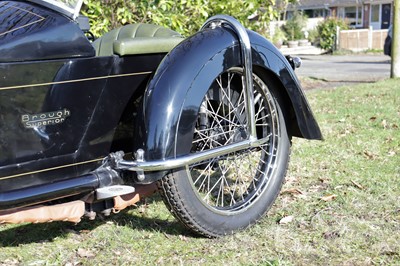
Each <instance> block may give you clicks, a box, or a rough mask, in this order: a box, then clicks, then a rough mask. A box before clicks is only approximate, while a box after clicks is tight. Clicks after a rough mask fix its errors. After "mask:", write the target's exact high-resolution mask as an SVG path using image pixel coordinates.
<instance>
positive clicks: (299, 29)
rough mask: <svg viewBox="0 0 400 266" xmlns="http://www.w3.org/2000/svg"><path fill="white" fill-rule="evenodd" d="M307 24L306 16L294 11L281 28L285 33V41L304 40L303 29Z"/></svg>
mask: <svg viewBox="0 0 400 266" xmlns="http://www.w3.org/2000/svg"><path fill="white" fill-rule="evenodd" d="M306 23H307V16H305V15H303V13H301V12H298V11H295V12H294V13H293V16H292V17H291V18H290V19H288V20H287V21H286V24H285V25H284V26H283V30H284V31H285V33H286V36H287V39H288V40H289V41H294V40H301V39H304V32H303V29H304V28H305V26H306Z"/></svg>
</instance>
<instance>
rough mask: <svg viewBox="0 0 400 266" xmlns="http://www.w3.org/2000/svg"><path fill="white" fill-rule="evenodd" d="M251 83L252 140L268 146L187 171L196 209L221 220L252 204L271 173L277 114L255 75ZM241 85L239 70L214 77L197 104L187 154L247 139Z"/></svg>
mask: <svg viewBox="0 0 400 266" xmlns="http://www.w3.org/2000/svg"><path fill="white" fill-rule="evenodd" d="M253 79H254V100H255V120H256V130H257V137H258V138H268V141H267V142H266V143H264V144H263V145H261V146H258V147H253V148H250V149H247V150H244V151H240V152H235V153H230V154H227V155H224V156H219V157H215V158H212V159H210V160H207V161H203V162H200V163H197V164H193V165H189V166H188V167H187V172H188V176H189V180H190V182H191V184H192V187H193V189H194V191H195V192H196V196H197V197H198V198H199V200H200V201H201V202H202V204H203V205H204V206H206V207H207V208H209V209H211V210H212V211H214V212H217V213H221V214H224V215H230V214H234V213H237V212H242V211H244V210H246V209H248V208H249V207H251V206H252V205H253V204H255V202H256V201H257V200H258V199H259V198H260V195H261V194H263V193H264V192H265V191H266V190H267V188H268V183H269V182H270V179H271V176H273V173H274V171H275V169H276V163H277V161H276V157H277V154H276V153H277V150H278V149H277V147H278V140H279V125H278V116H277V115H278V113H277V110H276V106H275V102H274V100H273V98H272V96H271V94H270V93H269V91H268V89H267V87H266V85H265V84H264V83H263V82H262V80H261V79H260V78H258V77H257V76H255V75H254V76H253ZM243 84H244V82H243V70H242V69H240V68H233V69H230V70H228V71H227V72H225V73H223V74H221V75H220V76H218V77H217V79H216V80H215V82H214V84H213V85H212V86H211V87H210V89H209V90H208V92H207V94H206V95H205V97H204V99H203V103H202V106H201V108H200V112H199V118H198V121H197V124H196V127H195V131H194V138H193V142H192V151H191V152H199V151H204V150H207V149H213V148H216V147H220V146H224V145H227V144H231V143H234V142H237V141H241V140H244V139H247V138H248V135H249V133H248V130H247V116H246V110H245V97H244V91H245V90H243V89H242V88H243Z"/></svg>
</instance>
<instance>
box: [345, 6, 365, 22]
mask: <svg viewBox="0 0 400 266" xmlns="http://www.w3.org/2000/svg"><path fill="white" fill-rule="evenodd" d="M344 17H345V18H346V19H348V21H349V23H350V25H352V26H361V25H362V8H361V7H358V6H349V7H345V8H344Z"/></svg>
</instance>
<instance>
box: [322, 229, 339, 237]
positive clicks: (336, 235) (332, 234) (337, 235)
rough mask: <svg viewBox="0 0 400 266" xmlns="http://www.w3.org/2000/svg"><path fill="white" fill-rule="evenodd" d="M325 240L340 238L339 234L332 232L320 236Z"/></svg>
mask: <svg viewBox="0 0 400 266" xmlns="http://www.w3.org/2000/svg"><path fill="white" fill-rule="evenodd" d="M322 236H323V237H324V238H325V239H334V238H338V237H340V233H339V232H336V231H333V232H325V233H323V234H322Z"/></svg>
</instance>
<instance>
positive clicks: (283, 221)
mask: <svg viewBox="0 0 400 266" xmlns="http://www.w3.org/2000/svg"><path fill="white" fill-rule="evenodd" d="M293 218H294V217H293V216H291V215H290V216H285V217H283V218H282V219H280V220H279V224H288V223H291V222H292V221H293Z"/></svg>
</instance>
